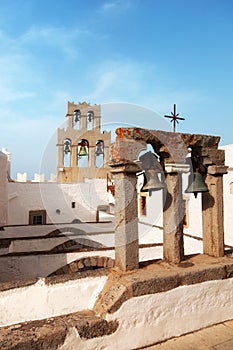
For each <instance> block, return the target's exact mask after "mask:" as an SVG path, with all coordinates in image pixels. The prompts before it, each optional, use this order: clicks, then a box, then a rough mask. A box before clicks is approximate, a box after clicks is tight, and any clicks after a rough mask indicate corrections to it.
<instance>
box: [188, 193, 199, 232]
mask: <svg viewBox="0 0 233 350" xmlns="http://www.w3.org/2000/svg"><path fill="white" fill-rule="evenodd" d="M185 198H186V207H187V213H188V215H187V221H188V227H185V228H184V232H185V233H188V234H189V235H193V236H196V237H202V236H203V234H202V199H201V198H202V194H201V193H198V195H197V198H195V197H194V195H193V194H190V195H185Z"/></svg>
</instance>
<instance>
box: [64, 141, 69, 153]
mask: <svg viewBox="0 0 233 350" xmlns="http://www.w3.org/2000/svg"><path fill="white" fill-rule="evenodd" d="M69 152H70V143H69V142H68V141H66V142H65V144H64V153H65V154H68V153H69Z"/></svg>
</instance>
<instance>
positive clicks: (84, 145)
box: [78, 140, 88, 157]
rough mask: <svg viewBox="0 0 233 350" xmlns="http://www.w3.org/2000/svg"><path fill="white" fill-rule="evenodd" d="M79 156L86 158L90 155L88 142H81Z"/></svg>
mask: <svg viewBox="0 0 233 350" xmlns="http://www.w3.org/2000/svg"><path fill="white" fill-rule="evenodd" d="M78 155H79V157H84V156H87V155H88V152H87V142H86V141H85V140H83V141H81V142H80V149H79V152H78Z"/></svg>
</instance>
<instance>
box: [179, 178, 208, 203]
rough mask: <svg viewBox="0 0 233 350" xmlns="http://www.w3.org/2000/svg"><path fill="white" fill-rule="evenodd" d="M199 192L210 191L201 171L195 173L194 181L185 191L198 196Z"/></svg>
mask: <svg viewBox="0 0 233 350" xmlns="http://www.w3.org/2000/svg"><path fill="white" fill-rule="evenodd" d="M198 192H209V189H208V187H207V186H206V184H205V182H204V179H203V177H202V175H201V174H200V173H199V172H195V173H193V182H192V183H191V184H190V185H189V186H188V188H187V189H186V190H185V193H193V194H194V196H195V198H197V194H198Z"/></svg>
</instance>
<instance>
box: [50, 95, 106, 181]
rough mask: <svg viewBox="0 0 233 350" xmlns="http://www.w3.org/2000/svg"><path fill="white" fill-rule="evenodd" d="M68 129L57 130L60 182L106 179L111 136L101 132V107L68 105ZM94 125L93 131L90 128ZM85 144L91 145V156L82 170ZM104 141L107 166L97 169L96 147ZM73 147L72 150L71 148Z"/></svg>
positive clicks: (81, 104)
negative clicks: (80, 149)
mask: <svg viewBox="0 0 233 350" xmlns="http://www.w3.org/2000/svg"><path fill="white" fill-rule="evenodd" d="M66 121H67V123H66V128H63V129H60V128H59V129H58V130H57V180H58V182H62V183H75V182H83V181H84V180H85V178H89V179H94V178H106V175H107V172H108V170H109V168H108V161H109V145H110V142H111V132H106V131H104V132H101V129H100V128H101V110H100V105H96V104H95V105H93V106H91V105H90V104H88V103H86V102H82V103H81V102H80V103H78V104H75V103H73V102H68V103H67V113H66ZM90 125H91V127H90ZM67 139H69V140H70V143H69V145H66V147H65V148H64V141H65V140H67ZM81 140H86V141H87V142H88V156H87V158H88V159H87V162H85V166H84V167H80V165H81V164H79V161H78V160H80V159H79V156H78V151H77V150H78V144H79V142H80V141H81ZM100 140H101V141H102V143H103V145H104V147H103V155H102V156H103V166H101V167H100V166H97V165H98V164H96V159H97V158H98V157H99V153H98V154H96V143H97V142H98V141H100ZM68 146H69V147H68ZM64 155H65V156H67V155H68V156H69V159H70V164H69V165H66V164H65V162H64V158H65V157H64Z"/></svg>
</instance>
